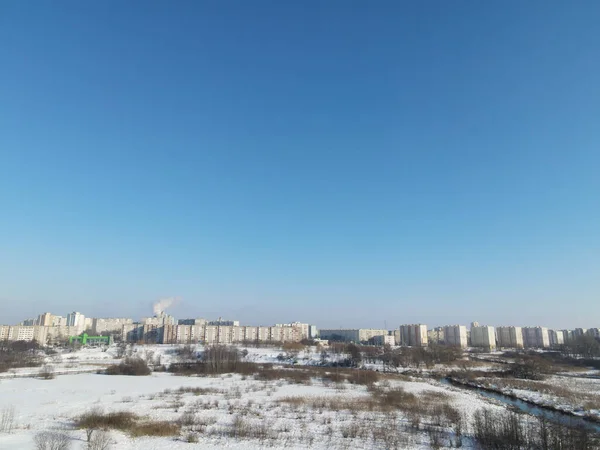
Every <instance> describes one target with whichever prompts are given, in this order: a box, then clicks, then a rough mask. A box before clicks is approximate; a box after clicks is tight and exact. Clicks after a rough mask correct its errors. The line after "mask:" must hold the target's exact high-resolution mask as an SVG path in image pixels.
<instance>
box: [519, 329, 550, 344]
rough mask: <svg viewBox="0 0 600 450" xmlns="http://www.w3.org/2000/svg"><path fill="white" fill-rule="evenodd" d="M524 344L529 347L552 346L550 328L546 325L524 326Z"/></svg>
mask: <svg viewBox="0 0 600 450" xmlns="http://www.w3.org/2000/svg"><path fill="white" fill-rule="evenodd" d="M523 344H524V345H525V347H528V348H548V347H550V336H549V335H548V328H545V327H523Z"/></svg>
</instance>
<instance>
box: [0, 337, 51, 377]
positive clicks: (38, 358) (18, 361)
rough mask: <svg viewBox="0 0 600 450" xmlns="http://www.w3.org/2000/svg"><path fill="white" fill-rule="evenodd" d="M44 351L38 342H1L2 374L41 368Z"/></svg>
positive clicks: (0, 370) (0, 367) (0, 369)
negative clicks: (16, 370)
mask: <svg viewBox="0 0 600 450" xmlns="http://www.w3.org/2000/svg"><path fill="white" fill-rule="evenodd" d="M43 350H44V348H43V347H41V346H40V345H39V344H38V343H37V342H36V341H0V372H6V371H8V370H10V369H16V368H19V367H39V366H41V365H42V362H43V358H42V352H43ZM48 351H50V350H48Z"/></svg>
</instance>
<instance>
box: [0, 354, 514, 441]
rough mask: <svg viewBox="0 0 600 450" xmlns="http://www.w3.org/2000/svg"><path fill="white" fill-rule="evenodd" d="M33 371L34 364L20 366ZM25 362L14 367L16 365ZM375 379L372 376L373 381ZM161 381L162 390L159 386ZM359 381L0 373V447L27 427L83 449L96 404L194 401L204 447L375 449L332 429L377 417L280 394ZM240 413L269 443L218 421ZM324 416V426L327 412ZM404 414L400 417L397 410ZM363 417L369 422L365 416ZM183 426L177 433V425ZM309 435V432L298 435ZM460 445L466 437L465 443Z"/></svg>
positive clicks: (312, 392)
mask: <svg viewBox="0 0 600 450" xmlns="http://www.w3.org/2000/svg"><path fill="white" fill-rule="evenodd" d="M247 350H248V356H247V357H246V359H248V360H250V361H254V362H263V363H266V362H277V361H278V359H277V356H278V355H279V353H282V351H281V350H279V349H273V348H248V349H247ZM115 352H116V350H115V348H111V349H109V350H108V351H103V350H102V349H91V348H84V349H81V350H80V351H77V352H73V353H63V354H59V355H54V356H53V357H52V363H53V365H54V366H55V367H56V370H57V372H58V369H66V368H67V367H66V366H67V365H70V366H71V368H72V369H73V370H77V369H81V368H86V366H91V367H92V368H97V367H101V366H102V365H106V364H112V363H115V362H118V360H117V359H116V358H115V356H116V353H115ZM150 353H152V355H153V356H155V357H156V356H158V355H159V356H160V358H161V362H162V363H168V362H171V361H174V360H175V358H176V347H174V346H143V347H139V348H137V347H136V348H135V349H134V354H139V355H146V356H147V355H149V354H150ZM319 361H320V354H319V353H317V352H309V353H300V354H299V355H298V364H306V365H311V364H318V363H319ZM28 370H29V371H30V372H31V373H32V374H34V375H35V374H37V373H38V372H39V369H33V370H32V369H28ZM25 372H26V371H24V372H23V373H25ZM387 382H388V383H390V385H392V386H393V387H402V388H403V389H405V390H406V391H407V392H411V393H414V394H417V395H420V394H423V393H426V392H438V393H444V394H446V395H447V397H448V399H449V400H450V402H451V403H452V404H453V405H454V406H455V407H457V408H458V409H459V410H460V411H461V412H462V413H463V414H464V415H465V416H467V417H470V416H471V415H472V414H473V413H474V412H475V411H476V410H478V409H480V408H482V407H489V408H493V409H502V408H503V407H501V406H499V405H495V404H492V403H490V401H489V400H487V399H484V398H483V397H481V396H479V395H478V394H476V393H473V392H471V391H466V390H461V389H458V388H454V387H451V386H446V385H442V384H440V383H437V382H435V381H432V380H429V381H423V380H417V379H410V378H402V379H395V378H390V379H389V381H387ZM380 383H381V382H380ZM181 387H184V388H186V387H193V388H204V389H208V390H210V391H209V392H208V393H205V394H201V395H195V394H194V393H183V392H177V390H178V389H179V388H181ZM166 390H168V391H166ZM368 395H369V393H368V391H367V388H366V387H364V386H359V385H350V384H348V383H346V384H345V385H344V389H343V390H340V389H339V386H338V387H336V386H335V385H333V384H323V383H322V382H321V381H320V380H317V379H313V382H312V384H311V385H299V384H288V383H287V382H285V381H283V380H281V381H271V382H263V381H257V380H255V379H254V378H253V377H242V376H240V375H237V374H236V375H221V376H217V377H181V376H175V375H171V374H168V373H153V374H152V375H151V376H146V377H127V376H108V375H100V374H96V373H81V374H69V375H59V376H57V377H56V378H55V379H51V380H42V379H38V378H32V377H29V378H5V379H2V380H0V414H1V412H2V411H3V410H4V409H5V408H7V407H10V406H13V407H14V408H15V411H16V418H15V422H16V428H15V430H14V431H13V432H12V433H11V434H5V433H0V448H2V449H6V450H10V449H23V448H32V439H33V437H34V436H35V434H36V433H37V432H39V431H43V430H53V429H59V430H68V431H67V432H68V433H69V435H70V436H71V437H72V439H73V440H72V442H73V447H72V448H74V449H83V448H85V432H84V431H83V430H74V429H73V420H74V419H76V418H77V417H78V416H80V415H81V414H83V413H85V412H86V411H89V410H90V409H92V408H101V409H102V410H103V411H105V412H110V411H131V412H134V413H136V414H138V415H140V416H143V417H147V418H149V419H155V420H168V421H174V420H177V419H178V418H180V417H181V415H182V413H183V412H184V411H190V410H194V411H195V413H196V415H197V417H199V418H201V419H205V420H206V421H207V422H208V423H210V422H213V421H214V423H213V424H210V425H208V426H207V432H205V433H203V434H200V435H199V436H198V437H199V443H198V444H197V445H199V446H201V447H202V448H207V449H221V448H231V449H250V450H253V449H258V448H264V447H265V446H268V447H272V448H275V449H284V448H285V449H304V448H322V449H329V448H356V449H361V448H364V449H367V448H381V443H379V445H378V444H377V443H375V442H374V441H373V440H372V439H370V438H364V439H359V438H357V439H354V440H349V439H347V438H343V437H342V436H341V435H340V434H339V429H340V427H342V426H344V424H350V423H352V422H351V421H352V420H354V419H353V417H355V418H358V420H365V421H368V420H376V421H377V422H373V423H374V424H375V423H378V422H381V419H380V418H379V419H377V417H380V416H377V414H379V415H381V414H383V413H370V412H361V413H352V412H349V411H321V412H316V411H315V410H310V409H308V408H307V407H302V408H300V409H299V410H293V409H292V408H291V407H290V406H288V405H286V404H285V403H282V402H281V401H280V400H281V399H283V398H285V397H302V398H309V397H344V398H359V397H361V396H368ZM238 414H244V418H246V420H248V421H250V422H252V421H254V422H265V423H269V424H270V425H269V426H270V428H272V429H275V430H278V437H277V439H275V440H269V441H268V442H266V443H265V442H260V441H258V440H256V439H249V438H241V439H238V438H233V437H230V436H228V435H227V434H226V433H225V431H224V430H227V429H228V428H229V427H230V425H231V423H232V421H233V418H234V417H235V416H237V415H238ZM328 420H329V421H330V423H331V425H327V421H328ZM400 420H404V419H400ZM365 423H368V422H365ZM328 427H329V428H331V427H334V428H335V430H336V431H335V433H336V434H334V435H333V437H331V436H330V437H328V438H325V437H324V436H325V435H326V432H327V429H328ZM184 433H185V432H184ZM184 433H182V436H181V437H170V438H165V437H144V438H131V437H130V436H128V435H126V434H124V433H121V432H117V431H111V436H112V438H113V440H114V445H113V449H124V450H129V449H131V450H134V449H180V448H190V446H192V447H193V445H192V444H189V443H187V442H184V440H183V437H184ZM311 434H314V436H315V439H314V441H308V440H307V438H306V436H308V435H311ZM411 436H412V437H411V441H410V443H408V444H406V445H404V446H403V447H402V448H411V449H417V450H418V449H425V448H429V445H428V438H427V435H426V433H423V432H421V433H420V434H416V435H411ZM466 448H468V444H467V445H466Z"/></svg>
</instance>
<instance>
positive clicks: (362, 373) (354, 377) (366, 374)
mask: <svg viewBox="0 0 600 450" xmlns="http://www.w3.org/2000/svg"><path fill="white" fill-rule="evenodd" d="M348 381H350V383H352V384H364V385H369V384H373V383H377V381H379V374H378V373H377V372H375V371H373V370H353V371H351V372H350V378H348Z"/></svg>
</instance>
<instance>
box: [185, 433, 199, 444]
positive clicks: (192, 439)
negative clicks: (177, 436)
mask: <svg viewBox="0 0 600 450" xmlns="http://www.w3.org/2000/svg"><path fill="white" fill-rule="evenodd" d="M198 440H199V439H198V434H196V433H193V432H190V433H188V434H187V436H186V437H185V441H186V442H188V443H190V444H195V443H197V442H198Z"/></svg>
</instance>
